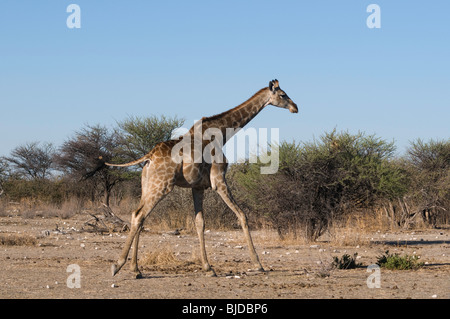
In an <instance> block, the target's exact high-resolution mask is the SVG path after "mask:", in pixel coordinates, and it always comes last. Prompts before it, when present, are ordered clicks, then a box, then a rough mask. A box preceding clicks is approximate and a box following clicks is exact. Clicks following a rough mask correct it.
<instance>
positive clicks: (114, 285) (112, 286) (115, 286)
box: [111, 284, 119, 288]
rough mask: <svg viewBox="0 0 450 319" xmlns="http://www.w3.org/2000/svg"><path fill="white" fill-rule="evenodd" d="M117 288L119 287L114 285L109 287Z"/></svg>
mask: <svg viewBox="0 0 450 319" xmlns="http://www.w3.org/2000/svg"><path fill="white" fill-rule="evenodd" d="M117 287H119V286H117V285H116V284H112V285H111V288H117Z"/></svg>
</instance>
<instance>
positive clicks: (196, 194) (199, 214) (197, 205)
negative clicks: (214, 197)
mask: <svg viewBox="0 0 450 319" xmlns="http://www.w3.org/2000/svg"><path fill="white" fill-rule="evenodd" d="M203 194H204V190H203V189H195V188H193V189H192V196H193V198H194V209H195V228H196V229H197V235H198V239H199V242H200V256H201V259H202V265H203V270H205V271H206V272H207V274H208V275H210V276H211V277H215V276H216V273H215V271H214V270H213V269H212V268H211V265H210V264H209V262H208V257H207V255H206V248H205V221H204V219H203Z"/></svg>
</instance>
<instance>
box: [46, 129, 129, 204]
mask: <svg viewBox="0 0 450 319" xmlns="http://www.w3.org/2000/svg"><path fill="white" fill-rule="evenodd" d="M117 147H118V137H117V134H116V133H115V132H114V131H112V130H109V129H108V128H106V127H104V126H101V125H94V126H90V125H86V127H85V128H83V129H81V130H80V131H77V132H75V135H74V136H73V137H72V138H70V139H68V140H67V141H65V142H64V143H63V145H62V146H61V147H60V148H59V151H58V152H57V154H56V155H55V157H54V161H55V164H56V167H57V168H58V169H59V170H60V171H62V172H64V173H65V174H67V175H68V176H70V177H71V178H72V179H74V180H75V181H78V182H80V183H83V184H84V185H85V186H90V189H91V196H92V199H94V198H95V190H96V189H97V188H100V189H101V190H102V191H103V194H104V202H105V204H106V205H108V206H109V202H110V196H111V191H112V189H113V188H114V186H115V185H117V183H119V182H121V181H123V180H125V179H127V177H128V175H127V173H126V170H124V169H120V168H108V169H101V170H99V169H98V168H99V167H100V166H101V165H102V161H101V160H100V158H102V159H103V160H105V161H112V159H113V158H114V157H115V156H116V152H117ZM93 171H96V172H97V173H96V174H95V175H93V176H92V178H89V179H85V178H84V177H85V176H86V175H87V174H89V173H90V172H93Z"/></svg>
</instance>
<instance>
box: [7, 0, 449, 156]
mask: <svg viewBox="0 0 450 319" xmlns="http://www.w3.org/2000/svg"><path fill="white" fill-rule="evenodd" d="M71 3H75V4H78V5H79V6H80V8H81V28H80V29H69V28H68V27H67V25H66V19H67V17H68V16H69V15H70V13H67V12H66V8H67V6H68V5H69V4H71ZM371 3H376V4H378V5H379V6H380V8H381V28H380V29H369V28H368V27H367V25H366V19H367V17H368V16H369V15H370V13H367V12H366V8H367V6H368V5H369V4H371ZM449 15H450V1H446V0H441V1H405V0H397V1H379V0H371V1H362V0H347V1H331V0H330V1H299V0H296V1H283V0H280V1H264V0H259V1H242V0H241V1H234V0H231V1H230V0H228V1H217V0H209V1H151V0H148V1H106V0H104V1H101V0H96V1H92V0H89V1H87V0H71V1H63V0H48V1H20V0H14V1H13V0H2V1H1V2H0V111H1V113H0V156H2V155H8V154H9V153H10V151H11V150H12V149H13V148H14V147H16V146H18V145H23V144H25V143H27V142H32V141H43V142H52V143H54V144H55V146H59V145H60V144H61V143H62V142H63V141H64V140H65V139H67V138H69V137H70V136H72V135H73V133H74V131H76V130H79V129H80V128H82V127H83V126H84V125H85V124H87V123H88V124H103V125H107V126H110V125H114V124H115V122H116V121H117V120H122V119H124V118H126V117H127V116H128V115H137V116H145V115H161V114H165V115H168V116H175V115H176V116H178V117H181V118H185V120H186V124H185V126H186V127H189V126H191V125H192V124H193V121H194V120H197V119H200V118H201V117H202V116H209V115H214V114H217V113H220V112H222V111H225V110H227V109H229V108H232V107H234V106H236V105H238V104H240V103H242V102H243V101H245V100H246V99H248V98H249V97H250V96H251V95H253V94H254V93H255V92H256V91H258V90H259V89H261V88H263V87H265V86H267V85H268V82H269V81H270V80H272V79H274V78H276V79H278V80H279V81H280V86H281V87H282V88H283V89H284V90H285V91H286V92H287V93H288V94H289V96H290V97H291V98H292V99H293V100H294V101H295V102H296V103H297V104H298V106H299V113H298V114H290V113H289V112H288V111H287V110H283V109H278V108H275V107H268V108H267V109H265V110H264V111H263V112H262V113H261V114H259V115H258V116H257V117H256V118H255V119H254V120H253V121H252V122H251V123H250V124H249V125H250V126H252V127H255V128H269V129H270V128H279V135H280V139H281V140H287V141H292V140H295V141H297V142H300V141H311V140H312V139H313V138H314V137H319V136H320V135H322V134H323V133H324V132H325V131H331V130H333V129H334V128H336V129H337V130H338V131H340V130H349V131H350V132H352V133H356V132H358V131H364V132H366V133H368V134H376V135H377V136H379V137H382V138H383V139H386V140H388V141H392V140H394V141H395V142H396V145H397V146H398V153H399V154H402V153H403V152H404V150H405V148H406V147H407V146H408V143H409V141H411V140H414V139H416V138H419V137H420V138H422V139H425V140H428V139H430V138H434V139H447V138H449V137H450V125H449V119H450V58H449V57H450V22H449V18H448V17H449Z"/></svg>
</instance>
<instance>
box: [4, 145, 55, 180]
mask: <svg viewBox="0 0 450 319" xmlns="http://www.w3.org/2000/svg"><path fill="white" fill-rule="evenodd" d="M54 153H55V148H54V147H53V144H52V143H42V144H40V143H39V142H32V143H27V144H25V145H21V146H18V147H16V148H15V149H13V150H12V151H11V154H10V156H8V157H4V158H3V159H4V160H6V161H7V162H9V163H10V164H11V168H12V170H13V172H15V173H16V174H18V175H19V176H21V177H24V178H28V179H32V180H43V179H46V178H48V177H50V176H51V168H52V164H53V155H54Z"/></svg>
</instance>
